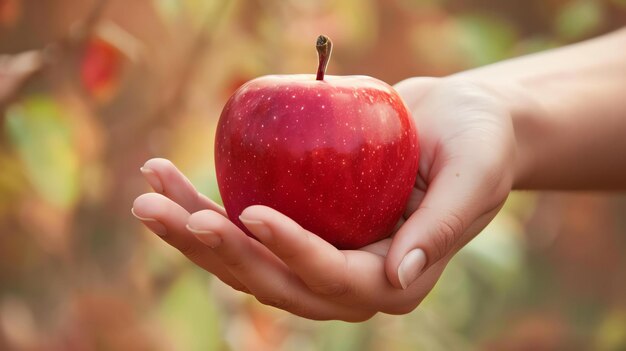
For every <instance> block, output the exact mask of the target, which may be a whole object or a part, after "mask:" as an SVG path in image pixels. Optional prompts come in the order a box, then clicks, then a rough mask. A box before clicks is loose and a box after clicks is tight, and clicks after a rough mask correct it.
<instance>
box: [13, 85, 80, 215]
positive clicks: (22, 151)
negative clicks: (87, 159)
mask: <svg viewBox="0 0 626 351" xmlns="http://www.w3.org/2000/svg"><path fill="white" fill-rule="evenodd" d="M64 113H65V112H64V111H62V110H61V108H60V106H58V105H57V103H56V102H55V101H54V100H53V99H51V98H50V97H46V96H35V97H30V98H28V99H26V100H24V101H23V102H21V103H18V104H14V105H12V106H10V107H9V108H8V110H7V113H6V127H7V131H8V133H9V137H10V139H11V142H12V144H13V145H14V147H15V148H16V150H17V153H18V155H19V157H20V159H21V161H22V162H23V163H24V166H25V168H26V173H27V175H28V177H29V179H30V181H31V182H32V184H33V186H34V187H35V189H36V190H37V191H38V192H39V193H40V194H41V196H42V197H43V198H44V199H46V200H47V201H49V202H50V203H52V204H54V205H56V206H60V207H63V208H68V207H71V206H72V205H73V204H74V203H75V202H76V199H77V197H78V172H79V169H78V166H79V164H78V163H79V162H78V156H77V154H76V151H75V150H74V145H73V144H72V139H73V135H72V128H71V126H70V121H69V120H68V119H67V118H64Z"/></svg>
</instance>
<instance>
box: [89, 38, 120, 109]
mask: <svg viewBox="0 0 626 351" xmlns="http://www.w3.org/2000/svg"><path fill="white" fill-rule="evenodd" d="M122 62H123V56H122V52H121V51H120V50H119V49H118V48H117V47H116V46H114V45H113V44H112V43H110V42H109V41H107V40H104V39H102V38H98V37H95V38H91V39H90V40H89V41H88V42H87V44H86V47H85V52H84V53H83V57H82V59H81V63H80V82H81V83H82V85H83V87H84V88H85V90H86V91H87V92H88V93H89V95H90V96H91V97H93V98H95V99H96V101H99V102H102V103H104V102H108V101H109V100H110V99H111V98H112V97H113V96H114V94H115V93H116V91H117V88H118V86H119V80H120V74H121V71H122Z"/></svg>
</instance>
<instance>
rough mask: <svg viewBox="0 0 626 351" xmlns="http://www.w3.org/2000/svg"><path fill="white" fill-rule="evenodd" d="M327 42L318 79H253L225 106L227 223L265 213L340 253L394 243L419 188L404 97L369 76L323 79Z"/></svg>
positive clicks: (221, 138) (220, 169)
mask: <svg viewBox="0 0 626 351" xmlns="http://www.w3.org/2000/svg"><path fill="white" fill-rule="evenodd" d="M330 48H331V44H330V41H329V40H328V38H326V37H324V36H320V38H318V51H319V52H320V66H319V69H318V74H317V77H316V76H315V75H306V74H302V75H283V76H280V75H274V76H264V77H260V78H257V79H254V80H251V81H249V82H247V83H245V84H244V85H243V86H241V87H240V88H239V89H238V90H237V91H236V92H235V93H234V94H233V96H232V97H231V98H230V99H229V100H228V102H227V103H226V106H225V107H224V110H223V112H222V114H221V117H220V120H219V124H218V126H217V135H216V139H215V163H216V170H217V181H218V185H219V190H220V194H221V196H222V200H223V202H224V206H225V207H226V212H227V213H228V217H229V218H230V219H231V220H232V221H233V222H234V223H236V224H237V225H238V226H239V227H240V228H241V229H242V230H244V231H245V232H246V233H248V235H251V234H250V232H249V231H248V230H247V229H246V227H245V226H244V225H243V224H242V223H241V222H240V221H239V218H238V217H239V215H240V214H241V212H242V211H243V210H244V209H245V208H246V207H248V206H251V205H266V206H269V207H272V208H274V209H276V210H278V211H280V212H282V213H284V214H285V215H287V216H289V217H291V218H292V219H294V220H295V221H296V222H298V223H299V224H300V225H302V226H303V227H304V228H306V229H308V230H309V231H311V232H313V233H315V234H317V235H319V236H320V237H322V238H323V239H325V240H326V241H328V242H330V243H331V244H333V245H334V246H336V247H337V248H340V249H356V248H359V247H362V246H364V245H367V244H369V243H372V242H375V241H377V240H380V239H382V238H385V237H387V236H389V235H390V234H391V232H392V231H393V229H394V226H395V225H396V224H397V222H398V220H399V218H400V216H401V215H402V212H403V210H404V208H405V206H406V203H407V199H408V197H409V194H410V193H411V189H412V188H413V185H414V184H415V178H416V176H417V166H418V158H419V147H418V140H417V132H416V129H415V126H414V124H413V121H412V119H411V115H410V114H409V112H408V110H407V108H406V106H405V105H404V103H403V101H402V99H401V98H400V96H399V95H398V93H397V92H396V91H395V90H393V88H392V87H390V86H389V85H388V84H386V83H384V82H382V81H380V80H377V79H374V78H370V77H366V76H345V77H339V76H324V71H325V69H326V64H327V62H328V58H329V56H330Z"/></svg>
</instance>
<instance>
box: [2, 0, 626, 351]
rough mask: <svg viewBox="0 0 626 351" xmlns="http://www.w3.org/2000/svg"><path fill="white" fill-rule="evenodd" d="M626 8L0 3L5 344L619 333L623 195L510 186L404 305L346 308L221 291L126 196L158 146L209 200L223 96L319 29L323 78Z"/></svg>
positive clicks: (604, 25)
mask: <svg viewBox="0 0 626 351" xmlns="http://www.w3.org/2000/svg"><path fill="white" fill-rule="evenodd" d="M625 24H626V1H624V0H605V1H592V0H532V1H531V0H516V1H512V0H511V1H502V0H439V1H437V0H430V1H417V0H346V1H313V0H310V1H304V0H302V1H299V0H287V1H278V0H232V1H218V0H180V1H177V0H132V1H123V0H90V1H86V0H29V1H27V0H0V53H1V55H0V350H185V351H186V350H192V351H193V350H255V351H263V350H278V351H280V350H341V351H350V350H400V351H401V350H435V351H437V350H472V349H477V350H482V349H485V350H626V258H625V257H626V255H625V253H626V197H625V196H624V195H623V194H608V193H605V194H597V193H570V194H565V193H514V194H513V195H512V196H511V197H510V200H509V201H508V203H507V205H506V206H505V208H504V209H503V211H502V212H501V213H500V214H499V215H498V217H497V218H496V219H495V220H494V222H493V223H492V224H491V225H490V226H489V227H488V228H487V229H486V230H485V231H484V232H483V233H482V234H481V235H480V236H479V237H478V238H477V239H476V240H475V241H473V242H472V243H471V244H470V245H469V246H468V247H467V248H466V249H464V250H463V251H462V252H461V253H459V254H458V256H457V257H456V258H455V259H454V260H453V261H452V262H451V263H450V265H449V267H448V269H447V270H446V272H445V274H444V275H443V277H442V279H441V281H440V282H439V283H438V284H437V286H436V287H435V289H434V291H433V292H432V293H431V294H430V295H429V297H428V298H427V299H426V300H425V301H424V303H423V304H422V305H421V306H420V307H419V308H418V309H417V310H416V311H414V312H413V313H411V314H409V315H405V316H388V315H378V316H376V317H375V318H373V319H371V320H370V321H368V322H366V323H362V324H356V325H355V324H347V323H342V322H313V321H307V320H303V319H300V318H297V317H294V316H291V315H289V314H287V313H284V312H281V311H277V310H274V309H272V308H268V307H264V306H262V305H260V304H259V303H257V302H256V301H255V300H254V299H253V298H250V297H248V296H246V295H244V294H241V293H238V292H234V291H232V290H230V289H229V288H227V287H226V286H224V285H223V284H222V283H220V282H219V281H217V280H216V279H212V278H211V276H210V275H209V274H208V273H206V272H204V271H201V270H200V269H198V268H196V267H195V266H194V265H192V264H191V263H190V262H188V261H187V260H186V259H184V257H182V255H181V254H180V253H178V252H177V251H176V250H174V249H172V248H170V247H168V246H166V245H165V244H163V243H162V242H161V241H160V240H159V239H158V238H157V237H156V236H154V235H152V234H151V233H148V232H147V231H146V230H145V229H144V228H142V226H141V225H140V223H138V222H137V221H136V220H134V218H132V216H131V215H130V211H129V210H130V207H131V204H132V201H133V199H134V198H135V197H136V196H137V195H139V194H140V193H142V192H145V191H149V189H148V187H147V185H146V184H145V182H144V181H143V180H142V178H141V176H140V173H139V167H140V166H141V165H142V164H143V163H144V162H145V161H146V160H147V159H148V158H151V157H155V156H160V157H167V158H170V159H172V160H173V161H174V162H175V163H176V164H177V165H178V166H179V167H180V168H181V169H182V170H183V171H184V172H185V173H186V174H187V175H188V176H189V177H190V179H191V180H192V182H193V183H194V184H195V185H196V186H197V187H198V188H199V189H200V190H201V191H202V192H204V193H205V194H207V195H209V196H211V197H213V198H216V199H217V198H219V194H218V192H217V190H216V182H215V173H214V172H215V171H214V167H213V159H212V158H213V135H214V128H215V124H216V121H217V118H218V116H219V113H220V111H221V108H222V106H223V104H224V102H225V100H226V99H227V98H228V96H229V95H230V94H231V93H232V92H233V91H234V89H235V88H237V87H238V86H239V85H240V84H242V83H243V82H245V81H246V80H248V79H250V78H253V77H256V76H259V75H264V74H269V73H282V74H288V73H303V72H309V73H313V72H314V71H315V69H316V53H315V50H314V48H313V43H314V41H315V38H316V36H317V35H318V34H320V33H325V34H327V35H329V36H330V37H332V38H333V40H334V42H335V50H334V54H333V60H332V62H331V64H330V67H329V73H330V74H366V75H371V76H374V77H378V78H380V79H383V80H385V81H387V82H389V83H391V84H393V83H395V82H397V81H399V80H401V79H403V78H406V77H410V76H429V75H430V76H443V75H446V74H450V73H453V72H457V71H459V70H463V69H467V68H471V67H476V66H479V65H484V64H488V63H491V62H495V61H499V60H502V59H506V58H509V57H514V56H518V55H522V54H526V53H531V52H536V51H540V50H545V49H549V48H552V47H557V46H561V45H565V44H568V43H572V42H576V41H580V40H584V39H586V38H590V37H593V36H596V35H599V34H602V33H605V32H608V31H611V30H613V29H615V28H619V27H621V26H623V25H625ZM618 49H619V48H616V50H618ZM581 162H584V160H581Z"/></svg>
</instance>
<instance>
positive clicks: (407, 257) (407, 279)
mask: <svg viewBox="0 0 626 351" xmlns="http://www.w3.org/2000/svg"><path fill="white" fill-rule="evenodd" d="M493 192H494V189H493V188H492V186H489V185H486V184H485V182H484V181H481V180H480V177H473V176H472V175H470V174H467V176H465V177H464V175H463V174H461V173H460V172H457V171H456V170H455V168H450V167H448V169H445V170H442V171H441V173H439V174H438V175H437V177H436V179H434V180H433V181H432V183H431V184H430V185H429V188H428V191H427V192H426V196H425V197H424V199H423V200H422V202H421V203H420V205H419V207H418V208H417V210H416V211H415V212H413V214H411V216H410V217H409V218H408V219H407V221H406V222H405V223H404V224H403V225H402V227H401V228H400V229H399V230H398V232H397V233H396V235H395V236H394V238H393V241H392V243H391V247H390V248H389V252H388V253H387V258H386V262H385V271H386V274H387V277H388V279H389V281H390V282H391V284H392V285H394V286H396V287H397V288H402V289H406V288H407V287H408V286H409V285H410V284H411V283H412V282H413V281H415V280H416V279H417V278H418V277H419V276H420V275H421V274H422V272H424V271H425V270H427V269H428V268H429V267H430V266H432V265H433V264H435V263H436V262H438V261H439V260H441V259H443V258H446V256H448V255H449V254H451V253H453V252H454V250H456V249H457V248H459V247H460V245H462V244H464V243H465V242H466V241H468V240H469V239H468V238H471V237H473V235H476V234H477V233H478V232H480V230H482V228H483V227H484V226H486V225H487V223H489V221H490V220H491V219H492V218H493V217H494V216H495V214H496V213H497V211H498V210H499V209H500V207H501V205H502V204H503V203H504V199H501V200H500V201H497V203H494V202H495V201H491V200H490V198H491V196H489V195H488V194H490V193H493Z"/></svg>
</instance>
